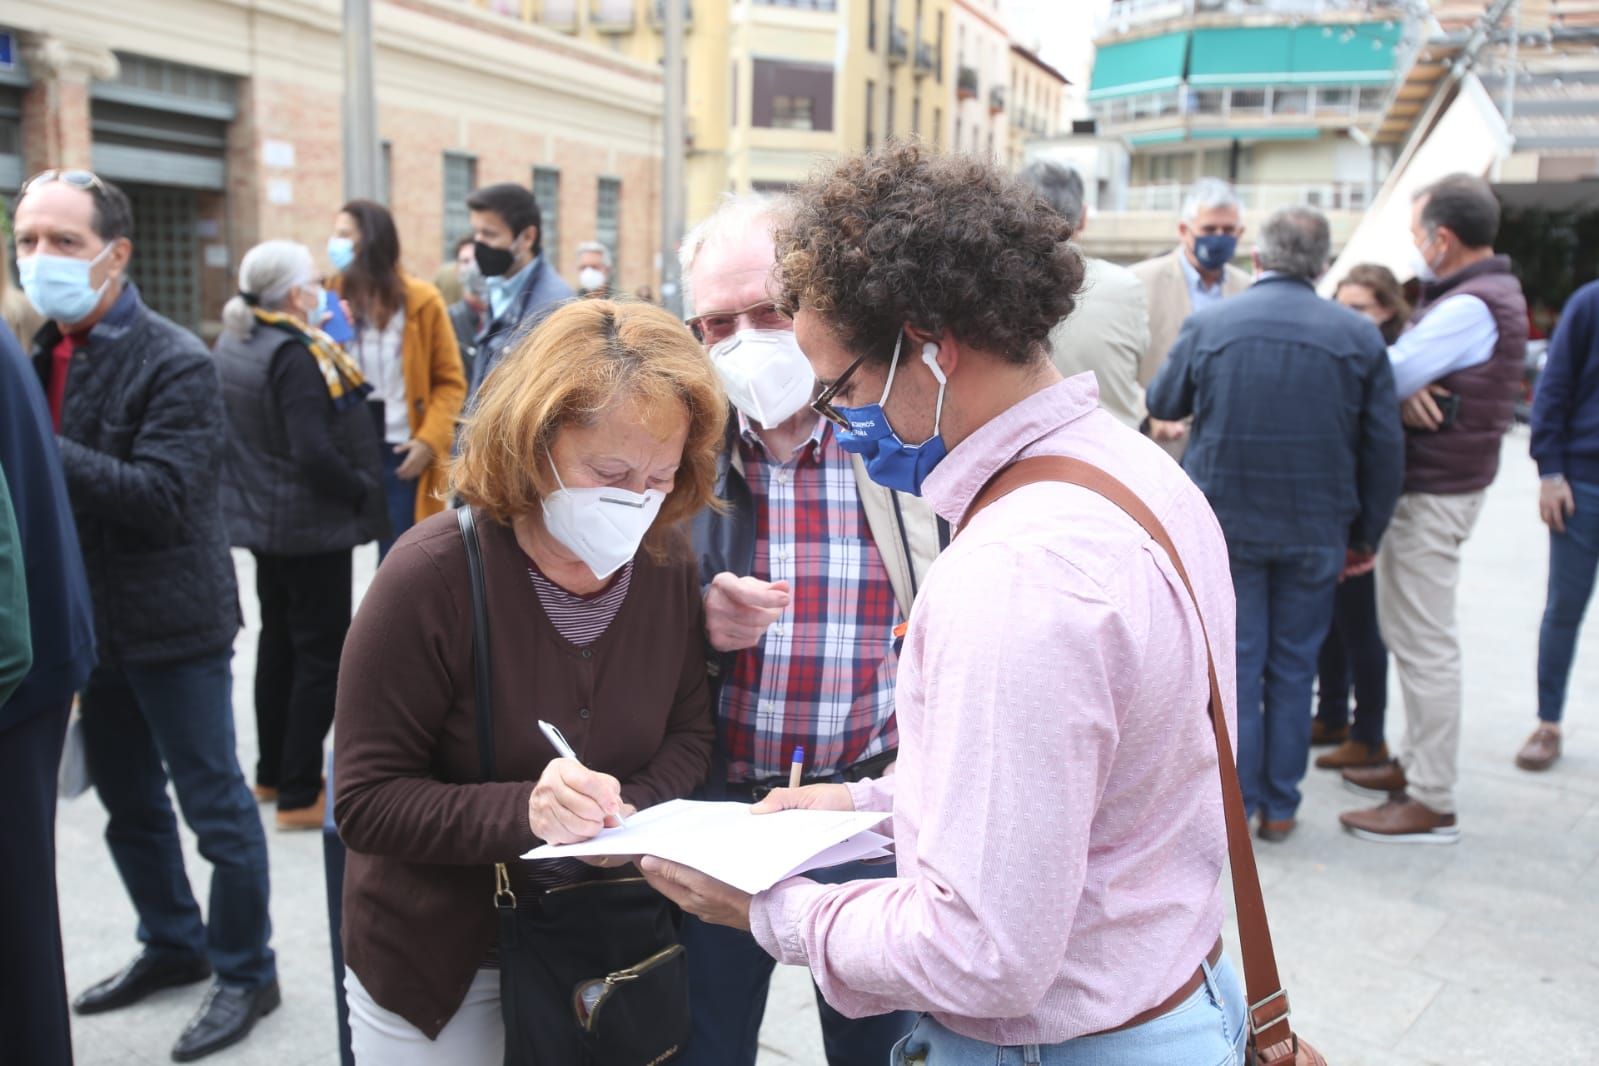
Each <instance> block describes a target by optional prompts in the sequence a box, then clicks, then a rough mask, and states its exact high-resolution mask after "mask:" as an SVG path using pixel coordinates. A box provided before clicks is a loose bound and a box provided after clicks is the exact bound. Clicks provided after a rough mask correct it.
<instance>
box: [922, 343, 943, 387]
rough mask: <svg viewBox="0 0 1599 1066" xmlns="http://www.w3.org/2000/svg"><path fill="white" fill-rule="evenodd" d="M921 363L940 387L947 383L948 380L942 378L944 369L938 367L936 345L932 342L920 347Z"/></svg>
mask: <svg viewBox="0 0 1599 1066" xmlns="http://www.w3.org/2000/svg"><path fill="white" fill-rule="evenodd" d="M922 362H924V363H926V364H927V369H929V370H931V371H932V372H933V377H934V378H936V379H937V380H938V383H939V384H940V385H944V384H947V383H948V380H949V379H947V378H946V377H944V368H943V367H941V366H939V365H938V345H936V344H934V343H933V342H932V341H928V342H927V343H926V344H924V345H922Z"/></svg>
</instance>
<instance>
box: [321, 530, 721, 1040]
mask: <svg viewBox="0 0 1599 1066" xmlns="http://www.w3.org/2000/svg"><path fill="white" fill-rule="evenodd" d="M478 530H479V536H480V537H481V538H482V543H483V564H484V573H485V577H486V584H487V586H488V613H489V629H490V632H491V634H492V636H491V647H490V654H491V661H492V664H493V672H494V686H493V687H494V700H493V708H494V746H495V762H496V771H497V773H496V777H497V779H498V780H497V781H496V782H495V783H489V784H484V783H480V782H481V775H480V772H479V763H478V748H477V742H476V739H475V738H476V724H475V723H476V718H475V711H474V704H473V699H474V685H473V683H472V663H471V657H472V651H471V640H472V607H471V587H470V583H469V580H468V576H467V567H466V554H465V552H464V550H463V548H462V546H461V540H460V534H459V532H458V531H457V528H456V519H455V515H454V513H453V512H445V513H444V514H441V515H436V516H435V517H433V518H430V519H428V520H427V521H425V522H423V523H421V524H420V525H418V526H416V527H414V528H413V529H412V530H411V531H410V532H409V533H407V534H406V535H405V536H404V537H403V538H401V540H400V542H399V543H398V544H396V545H395V547H394V550H393V551H392V552H391V553H390V554H389V556H388V558H386V559H385V560H384V562H383V565H382V566H381V567H379V568H378V572H377V576H376V578H375V579H374V580H373V582H372V587H371V589H370V591H368V592H367V594H366V598H365V599H364V600H363V601H362V602H361V609H360V611H359V612H358V613H357V614H356V616H355V621H354V623H353V624H352V625H351V627H350V635H349V638H348V639H347V640H346V642H345V645H344V659H343V662H342V664H341V666H340V669H339V694H338V709H337V716H336V719H335V721H336V723H337V725H336V733H335V745H334V748H335V756H334V757H335V773H334V790H335V793H336V802H335V805H334V814H335V816H336V818H337V821H338V826H339V835H340V836H342V837H343V838H344V842H345V844H346V845H347V846H348V847H349V849H350V855H349V858H348V864H347V866H346V868H345V875H344V958H345V961H346V962H347V964H348V965H349V966H350V968H351V969H353V970H354V971H355V972H356V974H358V975H359V976H360V978H361V984H362V985H364V986H365V987H366V989H367V991H368V992H369V993H371V995H372V998H373V999H374V1000H376V1001H377V1003H378V1004H379V1005H381V1006H383V1007H385V1008H387V1009H388V1010H391V1011H394V1012H395V1013H396V1014H399V1015H400V1016H401V1017H403V1018H405V1019H406V1020H407V1021H409V1022H410V1023H411V1024H412V1025H415V1026H416V1027H417V1028H418V1029H420V1030H422V1031H423V1032H425V1033H427V1034H428V1036H429V1037H436V1036H437V1035H438V1033H439V1030H441V1029H443V1028H444V1025H445V1023H446V1022H448V1021H449V1019H450V1018H451V1017H452V1016H453V1015H454V1014H455V1011H456V1010H457V1008H459V1007H460V1005H461V1001H462V999H463V998H464V997H465V995H466V991H467V987H468V985H469V984H470V983H471V981H472V977H473V974H474V973H475V972H476V971H477V969H478V967H479V966H481V965H482V963H483V960H484V958H485V957H486V956H487V955H488V952H489V948H490V947H491V945H492V944H493V943H494V940H495V915H494V905H493V894H494V870H493V864H494V863H495V862H498V861H502V860H507V859H514V858H516V857H517V856H518V855H520V854H521V853H522V852H524V851H526V850H527V849H529V848H531V847H534V846H535V845H536V844H537V843H538V840H537V839H536V838H535V837H534V836H533V832H532V830H531V829H530V828H529V826H528V799H529V797H530V796H531V795H532V792H533V784H534V782H535V781H537V780H538V777H539V775H540V773H542V772H543V770H544V767H545V765H546V764H547V763H548V762H549V760H550V759H552V758H554V755H555V753H554V751H553V750H552V749H551V747H550V746H549V744H548V743H547V742H546V741H545V740H544V738H543V735H542V734H541V733H540V732H539V730H538V726H537V721H538V719H540V718H544V719H546V720H548V721H551V722H553V723H555V724H556V725H557V726H559V727H560V729H561V731H562V732H563V733H565V734H566V737H567V739H568V740H569V741H570V742H571V744H572V746H573V747H574V748H575V749H576V750H577V753H578V755H579V757H581V758H582V759H583V761H584V763H585V764H586V765H588V766H589V767H591V768H593V769H596V770H601V771H604V772H606V773H610V774H614V775H616V776H617V777H618V778H620V779H621V781H622V783H623V784H622V797H623V799H624V800H625V801H626V802H628V803H632V804H634V805H635V806H637V807H639V808H644V807H648V806H650V805H652V804H656V803H661V802H663V801H665V800H668V799H672V798H674V797H678V796H686V795H688V794H689V793H690V792H691V791H692V790H693V789H694V788H695V787H696V786H698V785H699V784H700V783H701V782H702V781H703V780H704V778H705V774H706V771H707V769H708V768H709V766H710V756H711V742H712V737H713V727H712V724H711V715H710V696H709V691H708V689H707V686H706V680H705V644H704V636H703V634H704V625H705V620H704V616H703V606H702V604H701V601H700V587H699V576H698V570H697V567H696V564H695V562H694V560H693V559H692V557H691V554H690V553H689V552H688V550H687V548H686V545H685V546H684V547H683V549H682V550H681V551H680V552H677V553H675V554H674V556H673V558H672V559H671V560H669V561H667V562H664V563H656V562H653V561H652V560H651V559H650V557H649V556H648V555H647V554H645V553H642V552H641V553H640V554H639V556H638V557H637V559H636V560H635V568H634V573H633V578H632V585H631V588H630V589H629V591H628V594H627V599H626V600H625V601H624V602H623V604H622V607H621V610H620V612H619V613H618V614H617V616H616V619H615V621H613V622H612V623H611V625H610V627H609V628H608V629H607V630H606V631H605V633H604V635H602V636H601V637H600V639H599V640H597V641H595V642H594V643H593V644H591V645H589V646H587V647H585V648H581V649H579V648H577V647H575V646H574V645H572V644H570V643H568V642H567V641H566V640H564V639H563V638H562V637H561V636H560V635H559V634H558V633H557V632H556V630H555V628H554V626H552V625H551V624H550V621H549V618H548V617H547V616H546V615H545V613H544V611H543V609H542V607H541V606H540V605H539V601H538V596H537V593H536V592H535V591H534V589H533V586H532V583H531V581H530V580H529V578H528V572H527V565H526V563H525V561H524V558H523V555H522V553H521V551H520V549H519V548H518V547H517V543H516V538H515V536H514V535H513V534H512V532H511V530H510V528H509V527H507V526H501V525H497V524H495V523H493V522H491V521H489V520H487V519H485V518H483V517H481V516H480V517H479V519H478Z"/></svg>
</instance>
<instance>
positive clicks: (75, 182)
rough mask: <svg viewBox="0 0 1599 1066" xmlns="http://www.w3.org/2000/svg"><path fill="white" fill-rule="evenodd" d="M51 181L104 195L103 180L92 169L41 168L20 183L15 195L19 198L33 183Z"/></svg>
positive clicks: (45, 183) (47, 182)
mask: <svg viewBox="0 0 1599 1066" xmlns="http://www.w3.org/2000/svg"><path fill="white" fill-rule="evenodd" d="M52 181H59V182H60V183H61V184H63V185H70V186H72V188H74V189H82V190H83V191H84V192H89V191H94V192H98V193H99V194H100V195H102V196H104V195H105V191H106V190H105V182H103V181H101V180H100V176H99V175H98V174H96V173H95V172H94V171H92V170H56V169H54V168H51V169H50V170H41V171H39V173H37V174H35V175H34V176H33V177H31V178H29V179H28V180H27V181H25V182H23V183H22V188H20V189H18V190H17V197H18V199H21V198H22V197H23V196H25V195H26V194H27V192H28V190H29V189H31V188H33V187H34V186H35V185H48V184H50V183H51V182H52Z"/></svg>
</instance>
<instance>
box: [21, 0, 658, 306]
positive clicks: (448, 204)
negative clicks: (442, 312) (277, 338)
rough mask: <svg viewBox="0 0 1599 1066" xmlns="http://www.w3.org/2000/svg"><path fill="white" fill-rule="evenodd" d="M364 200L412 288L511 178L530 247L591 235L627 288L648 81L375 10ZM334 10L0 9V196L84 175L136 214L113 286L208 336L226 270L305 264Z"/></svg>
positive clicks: (319, 212)
mask: <svg viewBox="0 0 1599 1066" xmlns="http://www.w3.org/2000/svg"><path fill="white" fill-rule="evenodd" d="M373 7H374V12H373V20H374V24H375V29H374V38H375V68H376V83H377V102H378V126H379V135H380V137H381V139H382V142H383V143H382V159H383V167H382V171H381V175H380V182H379V185H380V188H379V199H382V200H384V201H385V202H387V204H388V205H389V207H390V208H391V209H392V210H393V212H394V215H395V220H396V222H397V224H398V226H399V230H400V238H401V244H402V249H403V260H404V266H405V268H406V269H407V270H409V271H410V272H412V273H414V274H416V275H418V276H421V277H425V278H430V277H432V276H433V274H434V272H435V271H436V270H437V269H438V267H439V265H440V264H441V262H442V261H443V260H444V258H445V257H446V256H448V255H449V254H450V249H451V246H452V245H453V243H454V242H455V241H456V240H457V239H458V238H459V237H461V236H463V235H465V234H466V232H467V228H468V227H467V220H466V207H465V197H466V194H467V193H468V192H470V191H471V190H472V189H473V188H475V187H478V186H480V185H487V184H491V183H493V182H500V181H515V182H520V183H522V184H524V185H531V186H532V187H534V188H535V190H536V191H537V193H538V195H539V200H540V204H541V206H542V208H543V210H544V211H545V245H546V254H547V255H548V257H549V259H550V260H551V262H552V264H553V265H554V266H555V268H556V269H558V270H562V271H564V272H566V273H568V274H569V275H570V274H571V273H572V271H573V269H574V268H573V262H574V260H575V248H576V245H577V244H578V243H580V242H582V241H584V240H589V239H593V238H594V237H595V236H596V235H598V236H599V237H600V239H602V240H606V241H607V242H608V243H609V244H610V245H611V247H612V249H613V251H614V252H615V253H616V256H617V261H618V264H619V265H618V275H617V276H618V280H619V282H620V283H621V284H622V285H623V286H626V287H631V286H634V285H640V284H650V285H654V284H656V282H657V270H658V265H657V264H658V251H659V246H660V236H659V234H660V220H659V213H658V209H657V205H658V203H659V199H660V196H659V184H660V179H659V175H660V158H661V156H660V148H659V145H660V137H661V79H660V76H659V72H658V70H657V69H656V68H654V67H652V66H649V65H646V64H643V63H640V62H638V61H636V60H634V59H631V58H629V57H627V56H625V55H617V54H615V53H614V52H612V51H609V50H607V49H603V48H598V47H595V46H593V45H591V44H589V43H586V42H582V41H577V40H573V39H571V38H570V37H568V36H566V35H563V34H559V33H552V32H549V31H547V30H546V29H543V28H541V27H538V26H536V25H529V24H527V23H526V22H524V21H523V20H521V19H520V18H512V17H507V16H506V15H504V14H502V13H498V12H495V11H491V10H479V9H476V8H474V7H472V6H469V5H466V4H462V3H458V2H452V0H375V3H374V5H373ZM340 25H341V23H340V4H339V2H338V0H270V2H268V0H248V2H245V0H121V2H120V3H117V4H114V5H110V4H104V3H101V2H99V0H9V2H8V3H7V4H6V5H5V6H4V8H3V9H0V41H5V42H9V43H8V44H0V193H3V194H5V195H7V196H9V195H10V194H11V193H13V192H14V191H15V189H16V187H17V185H18V184H19V183H20V182H21V181H22V180H23V179H24V178H25V177H26V176H27V175H28V174H31V173H34V172H37V171H39V170H42V169H45V168H47V167H87V168H93V169H94V170H96V171H97V172H98V173H100V174H102V175H104V176H105V177H107V178H109V179H111V180H113V181H116V182H118V183H119V184H121V185H123V186H124V188H126V190H127V191H128V193H129V195H130V197H131V198H132V200H133V207H134V214H135V234H134V242H135V251H134V259H133V266H132V274H133V277H134V279H135V280H136V281H137V282H138V283H139V285H140V287H141V289H142V290H143V292H144V293H145V295H146V297H147V298H148V299H149V300H150V302H151V303H152V304H153V305H154V306H155V307H156V308H157V309H159V310H161V311H162V312H163V313H165V314H168V315H169V316H171V317H172V318H174V319H175V320H177V321H179V322H181V323H183V324H185V325H187V326H190V327H191V328H194V329H196V330H199V331H201V332H202V333H209V332H212V331H214V329H215V328H216V320H217V318H218V315H219V312H220V308H221V305H222V303H223V302H224V301H225V300H226V298H227V296H228V295H229V294H231V293H232V291H233V289H234V286H235V283H236V282H235V275H236V270H237V264H238V261H239V259H240V257H241V256H242V255H243V253H244V252H245V251H247V250H248V249H249V248H250V247H251V246H252V245H254V244H256V243H258V242H259V241H262V240H266V239H269V238H289V239H293V240H298V241H302V242H304V243H305V244H307V245H308V246H309V247H310V248H311V249H312V250H313V252H315V253H316V254H317V257H318V259H319V260H320V259H321V257H322V253H321V249H322V247H323V244H324V242H325V240H326V238H327V235H328V232H329V230H330V229H331V227H332V224H333V216H334V214H335V213H336V212H337V210H338V207H339V205H340V204H341V203H343V201H344V196H343V190H344V184H343V158H342V157H343V152H342V137H341V128H340V125H341V123H340V114H341V101H342V99H343V73H342V71H343V50H342V44H341V38H340Z"/></svg>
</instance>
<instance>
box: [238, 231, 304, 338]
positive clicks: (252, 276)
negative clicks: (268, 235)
mask: <svg viewBox="0 0 1599 1066" xmlns="http://www.w3.org/2000/svg"><path fill="white" fill-rule="evenodd" d="M316 280H317V274H316V261H315V260H314V259H312V258H311V250H310V249H309V248H307V247H306V246H305V245H303V244H299V243H297V242H295V241H266V242H264V243H262V244H258V245H256V246H255V247H254V248H251V249H250V250H249V251H248V252H245V253H244V259H243V261H241V262H240V263H239V293H240V295H238V296H235V297H233V299H231V300H229V301H228V302H227V303H226V304H225V305H224V306H223V308H222V328H223V329H225V330H226V331H227V332H229V333H231V334H233V335H234V336H236V337H248V336H249V335H250V334H251V332H253V331H254V329H255V313H254V312H253V310H252V309H251V307H250V305H249V304H247V303H245V302H244V295H243V294H244V293H249V294H250V295H251V296H253V297H255V300H256V306H257V307H260V308H261V309H262V310H263V311H278V310H281V309H282V307H283V304H284V301H286V300H287V299H288V298H289V295H290V293H292V292H293V291H294V290H295V289H297V288H299V287H300V286H302V285H310V284H312V283H313V282H315V281H316Z"/></svg>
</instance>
